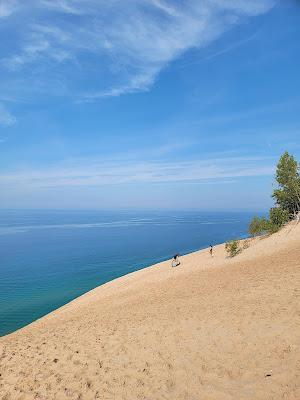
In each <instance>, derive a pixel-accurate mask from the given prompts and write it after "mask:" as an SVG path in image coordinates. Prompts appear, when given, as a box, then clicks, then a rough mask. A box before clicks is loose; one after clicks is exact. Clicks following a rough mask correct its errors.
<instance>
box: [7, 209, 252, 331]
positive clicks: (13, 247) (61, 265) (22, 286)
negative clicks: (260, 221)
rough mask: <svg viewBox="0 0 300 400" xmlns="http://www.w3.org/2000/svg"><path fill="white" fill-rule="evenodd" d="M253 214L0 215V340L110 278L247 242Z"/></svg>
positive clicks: (57, 212)
mask: <svg viewBox="0 0 300 400" xmlns="http://www.w3.org/2000/svg"><path fill="white" fill-rule="evenodd" d="M252 216H253V213H229V212H225V213H224V212H222V213H221V212H214V213H209V212H183V211H180V212H175V211H172V212H158V211H153V212H150V211H147V212H142V211H139V212H133V211H122V212H120V211H118V212H104V211H57V210H55V211H54V210H53V211H50V210H49V211H40V210H39V211H38V210H36V211H32V210H30V211H28V210H18V211H16V210H1V211H0V336H2V335H5V334H7V333H10V332H13V331H15V330H16V329H18V328H21V327H22V326H25V325H27V324H28V323H30V322H32V321H34V320H36V319H37V318H40V317H41V316H43V315H45V314H47V313H49V312H51V311H52V310H54V309H56V308H58V307H60V306H62V305H63V304H65V303H67V302H69V301H70V300H72V299H74V298H76V297H78V296H79V295H81V294H83V293H85V292H87V291H88V290H90V289H92V288H95V287H96V286H99V285H101V284H103V283H105V282H108V281H110V280H112V279H114V278H117V277H120V276H122V275H125V274H127V273H129V272H132V271H136V270H138V269H141V268H144V267H146V266H148V265H151V264H154V263H157V262H159V261H163V260H166V259H169V258H171V257H172V256H173V255H174V254H175V253H177V252H179V253H180V254H185V253H189V252H191V251H194V250H197V249H201V248H205V247H208V246H209V245H210V244H217V243H222V242H224V241H226V240H228V239H232V238H241V237H245V236H246V235H247V227H248V224H249V221H250V219H251V218H252Z"/></svg>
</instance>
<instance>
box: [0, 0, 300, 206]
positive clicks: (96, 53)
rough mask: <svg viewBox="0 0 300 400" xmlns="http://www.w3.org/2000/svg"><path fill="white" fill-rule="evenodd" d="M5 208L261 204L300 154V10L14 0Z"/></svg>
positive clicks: (2, 70)
mask: <svg viewBox="0 0 300 400" xmlns="http://www.w3.org/2000/svg"><path fill="white" fill-rule="evenodd" d="M0 38H1V40H0V186H1V187H0V191H1V192H0V193H1V194H0V207H3V208H28V207H29V208H132V207H133V208H167V209H175V208H181V209H247V210H260V209H265V208H266V207H269V206H270V205H271V204H272V200H271V198H270V193H271V191H272V183H273V175H274V169H275V165H276V162H277V160H278V157H279V156H280V154H281V153H282V152H283V151H285V150H288V151H290V152H291V153H292V154H294V155H295V156H296V157H297V158H298V159H300V141H299V137H300V119H299V115H300V78H299V71H300V51H299V50H300V2H299V1H296V0H285V1H275V0H274V1H273V0H260V1H258V0H252V1H251V2H249V1H248V0H247V1H246V0H222V1H221V0H186V1H183V0H173V1H171V0H122V1H119V0H111V1H109V2H108V1H103V0H27V1H26V2H24V1H22V0H1V1H0Z"/></svg>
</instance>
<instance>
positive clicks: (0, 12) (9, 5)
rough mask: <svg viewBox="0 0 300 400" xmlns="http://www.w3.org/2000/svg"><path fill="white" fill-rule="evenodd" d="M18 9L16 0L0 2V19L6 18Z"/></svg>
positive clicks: (2, 0)
mask: <svg viewBox="0 0 300 400" xmlns="http://www.w3.org/2000/svg"><path fill="white" fill-rule="evenodd" d="M18 7H19V1H18V0H1V2H0V18H4V17H8V16H10V15H11V14H13V13H14V12H15V11H17V9H18Z"/></svg>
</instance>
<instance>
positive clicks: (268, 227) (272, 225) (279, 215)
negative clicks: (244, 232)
mask: <svg viewBox="0 0 300 400" xmlns="http://www.w3.org/2000/svg"><path fill="white" fill-rule="evenodd" d="M299 171H300V167H299V164H298V162H297V161H296V160H295V158H294V157H293V156H291V155H290V154H289V153H288V152H287V151H286V152H285V153H284V154H283V155H282V156H281V157H280V160H279V162H278V164H277V170H276V182H277V188H276V189H275V190H274V192H273V194H272V197H273V198H274V199H275V207H272V208H271V209H270V212H269V218H268V219H267V218H265V217H262V218H260V217H254V218H253V220H252V221H251V223H250V225H249V233H250V235H251V236H258V235H262V234H272V233H274V232H277V231H278V230H279V229H280V228H281V227H282V226H283V225H285V224H286V223H287V222H288V221H290V220H292V219H294V218H296V217H297V218H299V212H300V174H299Z"/></svg>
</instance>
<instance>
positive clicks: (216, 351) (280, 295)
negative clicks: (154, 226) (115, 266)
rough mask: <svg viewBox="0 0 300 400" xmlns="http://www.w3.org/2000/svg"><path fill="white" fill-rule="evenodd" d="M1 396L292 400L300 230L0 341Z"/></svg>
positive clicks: (159, 274) (121, 288)
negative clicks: (231, 257)
mask: <svg viewBox="0 0 300 400" xmlns="http://www.w3.org/2000/svg"><path fill="white" fill-rule="evenodd" d="M0 399H2V400H11V399H13V400H15V399H18V400H23V399H24V400H25V399H39V400H41V399H45V400H52V399H66V400H67V399H82V400H89V399H110V400H119V399H128V400H135V399H147V400H159V399H168V400H176V399H185V400H202V399H203V400H229V399H231V400H246V399H247V400H255V399H260V400H271V399H272V400H277V399H289V400H292V399H294V400H299V399H300V224H299V225H297V226H296V225H290V226H288V227H286V228H285V229H284V230H282V231H281V232H280V233H278V234H275V235H273V236H272V237H269V238H265V239H258V240H254V241H252V242H251V245H250V247H249V248H248V249H246V250H244V251H243V253H242V254H240V255H238V256H237V257H236V258H234V259H228V258H226V254H225V251H224V245H220V246H218V247H217V248H216V249H215V255H214V257H213V258H211V257H210V255H209V253H208V251H207V250H205V251H200V252H196V253H193V254H189V255H187V256H185V257H182V258H181V266H179V267H177V268H173V269H172V268H171V267H170V262H169V261H168V262H165V263H161V264H159V265H156V266H153V267H151V268H148V269H145V270H142V271H139V272H136V273H133V274H130V275H127V276H126V277H123V278H120V279H118V280H116V281H113V282H110V283H108V284H106V285H104V286H102V287H99V288H97V289H95V290H93V291H91V292H89V293H87V294H86V295H84V296H82V297H80V298H79V299H77V300H75V301H73V302H71V303H69V304H68V305H66V306H65V307H62V308H61V309H59V310H57V311H55V312H54V313H52V314H49V315H48V316H46V317H44V318H42V319H41V320H39V321H37V322H35V323H33V324H31V325H29V326H28V327H26V328H24V329H22V330H20V331H18V332H15V333H14V334H11V335H9V336H6V337H3V338H0Z"/></svg>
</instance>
